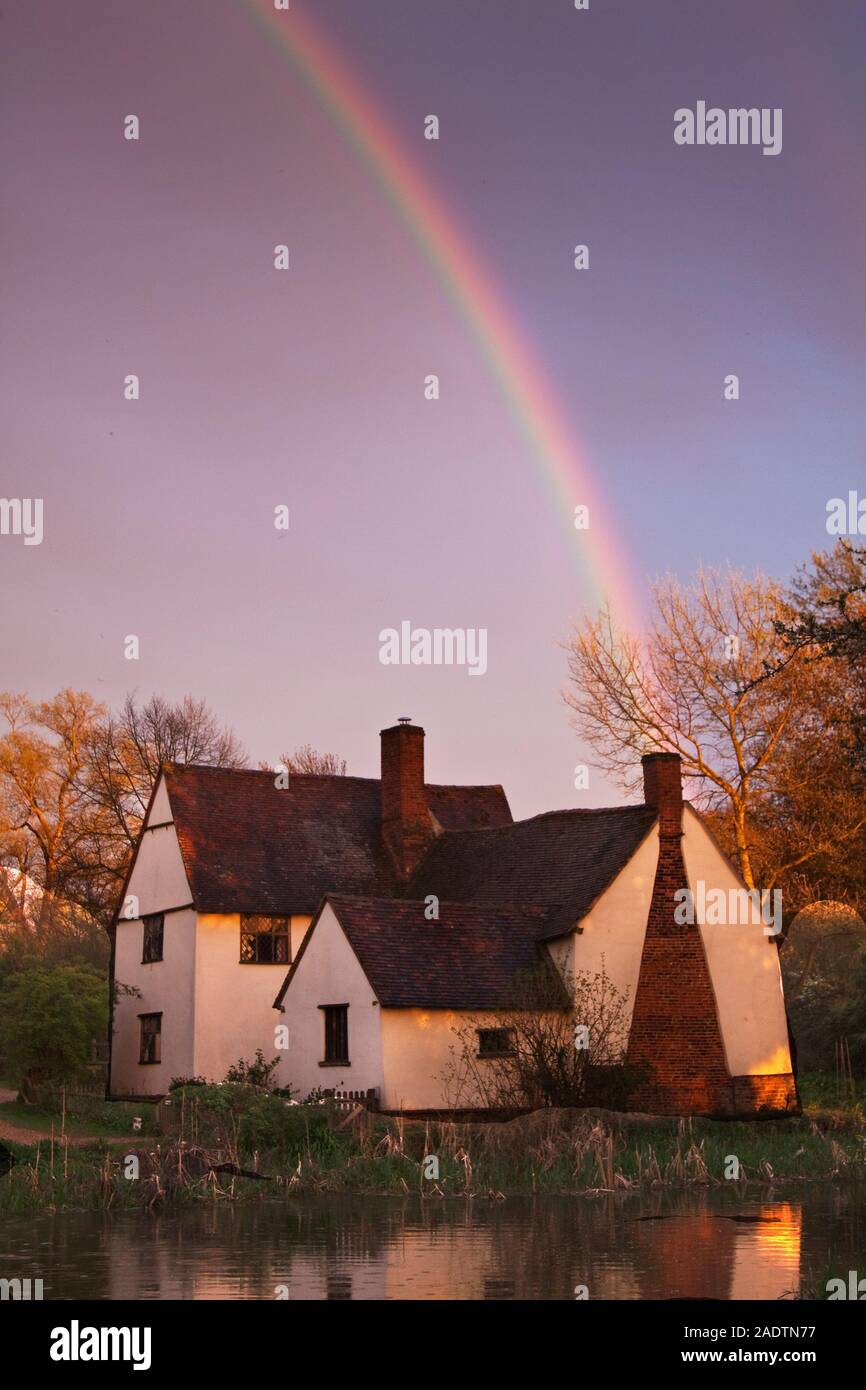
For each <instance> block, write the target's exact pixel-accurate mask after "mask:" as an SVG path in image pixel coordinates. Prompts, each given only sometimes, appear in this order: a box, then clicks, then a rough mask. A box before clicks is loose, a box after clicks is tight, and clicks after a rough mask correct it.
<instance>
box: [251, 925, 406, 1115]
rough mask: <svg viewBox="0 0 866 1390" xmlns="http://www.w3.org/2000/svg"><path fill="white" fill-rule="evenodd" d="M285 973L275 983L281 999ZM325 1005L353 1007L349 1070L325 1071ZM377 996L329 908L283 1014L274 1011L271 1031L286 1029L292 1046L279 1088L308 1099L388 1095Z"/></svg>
mask: <svg viewBox="0 0 866 1390" xmlns="http://www.w3.org/2000/svg"><path fill="white" fill-rule="evenodd" d="M284 977H285V970H283V971H282V972H281V975H280V978H279V979H277V980H276V982H275V983H274V984H273V988H272V990H271V997H270V1000H269V1004H272V1003H273V1001H274V998H275V997H276V995H277V993H278V991H279V987H280V984H281V982H282V979H283V978H284ZM324 1004H348V1005H349V1014H348V1020H349V1065H348V1066H324V1065H322V1061H323V1058H324V1055H325V1020H324V1015H323V1013H322V1009H321V1008H320V1007H319V1006H320V1005H324ZM381 1012H382V1011H381V1009H380V1008H379V1004H378V1002H377V1000H376V996H375V994H374V993H373V990H372V988H371V986H370V984H369V981H368V980H367V977H366V975H365V974H364V972H363V970H362V969H361V966H360V963H359V961H358V957H357V956H356V955H355V952H354V951H353V950H352V947H351V946H350V945H349V942H348V941H347V939H346V936H345V934H344V932H343V929H342V927H341V926H340V924H339V922H338V921H337V919H336V917H335V915H334V912H333V910H332V909H331V907H330V906H326V907H325V908H324V910H323V912H322V914H321V916H320V918H319V920H318V922H317V924H316V930H315V931H314V932H313V934H312V936H311V937H310V939H309V941H308V942H307V946H306V948H305V950H304V953H303V955H302V956H301V957H300V960H299V963H298V968H297V971H296V973H295V975H294V977H293V979H292V983H291V985H290V986H289V989H288V990H287V992H286V995H285V998H284V999H283V1012H282V1013H279V1012H275V1011H274V1010H273V1009H270V1010H269V1026H270V1028H271V1030H273V1027H274V1024H275V1023H276V1024H285V1026H286V1027H287V1028H288V1030H289V1047H288V1050H287V1051H286V1052H284V1053H283V1054H282V1059H281V1062H280V1066H279V1068H278V1071H277V1076H278V1080H279V1084H280V1085H282V1086H289V1085H290V1086H292V1087H293V1088H294V1089H295V1090H296V1091H297V1092H298V1093H299V1096H298V1098H299V1099H301V1100H303V1099H304V1097H305V1096H307V1095H309V1093H310V1091H313V1090H316V1089H317V1088H319V1087H321V1088H322V1089H325V1090H346V1091H367V1090H369V1089H370V1088H371V1087H374V1088H376V1089H377V1090H379V1091H380V1093H381V1090H382V1084H383V1077H382V1021H381Z"/></svg>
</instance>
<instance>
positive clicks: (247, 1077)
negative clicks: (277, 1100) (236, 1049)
mask: <svg viewBox="0 0 866 1390" xmlns="http://www.w3.org/2000/svg"><path fill="white" fill-rule="evenodd" d="M279 1065H280V1059H279V1057H275V1058H274V1059H273V1061H272V1062H266V1061H265V1054H264V1053H263V1052H262V1049H261V1048H260V1047H259V1048H257V1049H256V1055H255V1058H254V1060H253V1061H252V1062H245V1061H244V1059H243V1058H242V1057H241V1058H239V1059H238V1061H237V1062H236V1063H235V1065H234V1066H233V1067H229V1069H228V1071H227V1072H226V1081H227V1082H229V1083H230V1084H235V1085H240V1086H261V1087H263V1088H264V1089H265V1090H266V1091H267V1090H270V1087H271V1078H272V1076H273V1074H274V1072H275V1071H276V1069H277V1067H278V1066H279Z"/></svg>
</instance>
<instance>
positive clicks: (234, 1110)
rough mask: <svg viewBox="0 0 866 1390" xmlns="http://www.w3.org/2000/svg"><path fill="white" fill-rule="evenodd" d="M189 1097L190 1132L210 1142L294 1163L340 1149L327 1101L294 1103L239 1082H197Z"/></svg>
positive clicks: (178, 1094) (178, 1095) (185, 1093)
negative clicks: (323, 1103) (324, 1103)
mask: <svg viewBox="0 0 866 1390" xmlns="http://www.w3.org/2000/svg"><path fill="white" fill-rule="evenodd" d="M181 1096H182V1097H183V1101H184V1106H185V1113H186V1116H187V1122H188V1126H189V1130H188V1137H192V1138H193V1139H194V1140H195V1141H196V1142H198V1143H200V1144H204V1145H214V1146H219V1147H223V1148H235V1149H237V1151H238V1153H239V1154H251V1153H252V1152H253V1151H254V1150H257V1151H258V1152H259V1153H263V1152H269V1153H273V1154H275V1155H276V1156H278V1157H279V1158H280V1159H281V1160H285V1161H289V1162H291V1164H292V1165H293V1166H294V1164H296V1163H297V1161H298V1157H299V1155H300V1154H302V1153H304V1154H306V1153H308V1152H310V1151H314V1152H315V1153H316V1154H317V1155H322V1154H324V1153H331V1152H334V1151H335V1150H336V1149H338V1148H340V1146H341V1141H340V1140H339V1139H337V1138H336V1137H335V1136H334V1135H332V1133H331V1130H330V1127H329V1123H328V1121H329V1114H328V1112H327V1110H326V1108H325V1107H324V1106H311V1107H306V1106H303V1105H290V1104H289V1103H288V1102H287V1101H286V1100H285V1099H284V1098H282V1097H280V1096H277V1095H274V1094H273V1093H272V1092H269V1091H263V1090H261V1088H260V1087H256V1086H247V1085H242V1084H239V1083H237V1082H221V1083H220V1084H219V1085H205V1086H193V1087H191V1088H190V1089H189V1091H187V1090H186V1089H184V1090H183V1091H182V1092H180V1091H179V1092H176V1093H175V1096H174V1098H173V1100H174V1103H175V1104H177V1102H178V1101H179V1100H180V1098H181Z"/></svg>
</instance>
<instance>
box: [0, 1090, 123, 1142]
mask: <svg viewBox="0 0 866 1390" xmlns="http://www.w3.org/2000/svg"><path fill="white" fill-rule="evenodd" d="M15 1099H17V1092H16V1091H10V1090H9V1089H8V1087H6V1086H0V1105H8V1103H9V1102H10V1101H13V1100H15ZM59 1130H60V1125H59V1123H58V1124H57V1125H55V1127H54V1142H55V1144H62V1140H61V1138H60V1134H59ZM67 1138H68V1140H69V1147H70V1149H81V1148H83V1147H84V1146H85V1145H86V1144H98V1143H99V1140H100V1139H102V1138H104V1139H105V1140H106V1142H107V1143H109V1144H129V1143H130V1142H131V1141H130V1138H129V1137H124V1136H123V1135H116V1134H112V1135H100V1134H70V1135H68V1136H67ZM2 1139H10V1140H11V1141H12V1143H13V1144H38V1143H39V1141H40V1140H44V1141H45V1142H46V1143H49V1144H50V1143H51V1126H50V1125H49V1127H48V1128H47V1129H45V1128H43V1129H31V1128H29V1126H27V1125H19V1124H13V1123H12V1121H11V1120H7V1119H6V1117H5V1116H4V1115H3V1114H2V1112H0V1140H2Z"/></svg>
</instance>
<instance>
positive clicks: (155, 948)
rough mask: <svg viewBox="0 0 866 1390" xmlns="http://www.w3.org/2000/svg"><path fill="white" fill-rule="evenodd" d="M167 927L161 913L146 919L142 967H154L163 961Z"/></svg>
mask: <svg viewBox="0 0 866 1390" xmlns="http://www.w3.org/2000/svg"><path fill="white" fill-rule="evenodd" d="M164 927H165V916H164V915H163V913H161V912H155V913H154V914H153V915H152V916H151V917H145V918H144V947H143V949H142V952H141V962H142V965H152V964H153V962H154V961H156V960H162V938H163V930H164Z"/></svg>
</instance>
